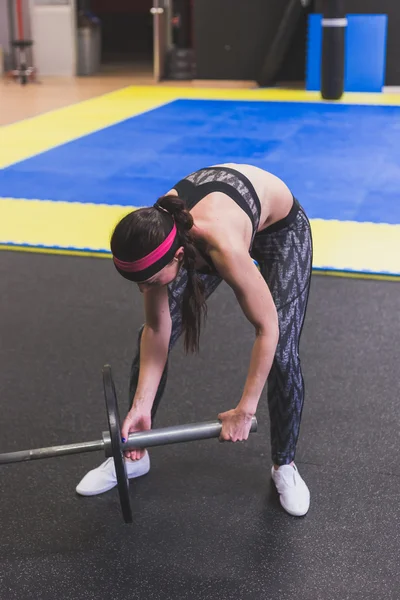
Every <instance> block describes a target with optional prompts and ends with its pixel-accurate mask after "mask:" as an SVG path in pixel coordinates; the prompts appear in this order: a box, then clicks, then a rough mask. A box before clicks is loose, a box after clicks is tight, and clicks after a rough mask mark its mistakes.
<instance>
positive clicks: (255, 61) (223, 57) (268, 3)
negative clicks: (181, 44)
mask: <svg viewBox="0 0 400 600" xmlns="http://www.w3.org/2000/svg"><path fill="white" fill-rule="evenodd" d="M289 1H290V0H194V6H193V30H194V48H195V54H196V63H197V77H198V78H199V79H233V80H240V79H243V80H254V79H256V78H257V76H258V75H259V73H260V69H261V66H262V63H263V60H264V58H265V56H266V54H267V51H268V49H269V47H270V44H271V42H272V40H273V37H274V35H275V33H276V30H277V27H278V25H279V23H280V21H281V19H282V16H283V14H284V12H285V9H286V7H287V5H288V3H289ZM299 1H300V0H299ZM305 33H306V26H305V20H304V23H303V24H300V26H299V33H298V35H297V36H296V37H295V39H294V40H293V43H292V45H291V48H290V50H289V54H288V57H287V59H286V60H285V63H284V65H282V69H281V72H280V74H279V79H280V80H287V81H290V80H303V79H304V65H305V38H306V36H305ZM290 57H291V58H290Z"/></svg>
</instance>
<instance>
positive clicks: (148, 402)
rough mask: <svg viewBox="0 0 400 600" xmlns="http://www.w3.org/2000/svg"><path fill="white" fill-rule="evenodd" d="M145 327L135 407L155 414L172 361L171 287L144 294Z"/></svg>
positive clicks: (151, 290)
mask: <svg viewBox="0 0 400 600" xmlns="http://www.w3.org/2000/svg"><path fill="white" fill-rule="evenodd" d="M143 296H144V310H145V325H144V329H143V333H142V338H141V343H140V370H139V381H138V385H137V389H136V393H135V397H134V399H133V405H134V406H135V407H140V408H141V410H145V411H147V412H150V411H151V408H152V406H153V402H154V398H155V396H156V393H157V389H158V385H159V383H160V380H161V376H162V373H163V371H164V367H165V364H166V362H167V357H168V346H169V342H170V338H171V329H172V322H171V315H170V311H169V302H168V288H167V286H162V287H155V288H153V289H150V290H148V291H146V292H144V293H143Z"/></svg>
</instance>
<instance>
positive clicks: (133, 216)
mask: <svg viewBox="0 0 400 600" xmlns="http://www.w3.org/2000/svg"><path fill="white" fill-rule="evenodd" d="M157 205H158V206H159V207H161V208H162V209H164V210H159V209H157V208H155V207H150V208H140V209H138V210H135V211H133V212H131V213H129V214H128V215H126V216H125V217H124V218H123V219H122V220H121V221H120V222H119V223H118V224H117V226H116V227H115V229H114V232H113V234H112V237H111V252H112V253H113V255H114V256H116V257H117V258H118V259H119V260H123V261H135V260H138V259H140V258H143V257H144V256H146V255H147V254H149V253H150V252H152V251H153V250H154V249H155V248H157V247H158V246H159V245H160V244H161V243H162V242H163V241H164V240H165V238H166V237H167V235H168V233H169V232H170V231H171V218H173V219H174V221H175V225H176V228H177V230H178V236H179V241H180V243H181V245H182V246H183V248H184V255H183V266H184V267H185V269H186V271H187V274H188V278H187V285H186V288H185V291H184V294H183V299H182V327H183V333H184V348H185V351H186V352H187V353H188V352H198V350H199V340H200V330H201V325H202V323H203V321H205V319H206V317H207V305H206V299H205V295H204V284H203V282H202V280H201V278H200V277H199V275H198V274H197V273H196V270H195V260H196V250H195V244H194V239H193V236H192V235H191V233H190V230H191V228H192V227H193V217H192V215H191V214H190V212H189V211H188V210H187V208H186V205H185V202H184V200H182V199H181V198H179V197H178V196H173V195H169V196H161V198H159V199H158V200H157Z"/></svg>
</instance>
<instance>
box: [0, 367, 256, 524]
mask: <svg viewBox="0 0 400 600" xmlns="http://www.w3.org/2000/svg"><path fill="white" fill-rule="evenodd" d="M102 374H103V388H104V397H105V403H106V411H107V418H108V425H109V430H108V431H103V432H102V439H101V440H94V441H91V442H81V443H75V444H64V445H61V446H49V447H47V448H34V449H31V450H19V451H16V452H6V453H3V454H0V465H5V464H10V463H16V462H27V461H31V460H40V459H45V458H56V457H59V456H67V455H70V454H81V453H85V452H96V451H99V450H103V451H104V453H105V456H106V457H107V458H109V457H112V458H113V459H114V464H115V471H116V475H117V483H118V492H119V498H120V503H121V510H122V514H123V517H124V521H125V522H126V523H131V522H132V509H131V505H130V499H129V489H128V477H127V473H126V467H125V460H124V452H126V451H127V450H131V449H132V448H150V447H155V446H165V445H169V444H179V443H183V442H192V441H197V440H205V439H210V438H217V437H219V436H220V434H221V430H222V423H221V421H219V420H217V421H206V422H202V423H192V424H188V425H178V426H175V427H163V428H160V429H152V430H149V431H141V432H138V433H131V434H130V435H129V436H128V439H127V441H126V442H122V440H121V425H120V417H119V411H118V402H117V395H116V391H115V385H114V381H113V377H112V372H111V367H110V365H105V366H104V367H103V369H102ZM256 431H257V419H256V417H253V419H252V423H251V429H250V432H251V433H255V432H256Z"/></svg>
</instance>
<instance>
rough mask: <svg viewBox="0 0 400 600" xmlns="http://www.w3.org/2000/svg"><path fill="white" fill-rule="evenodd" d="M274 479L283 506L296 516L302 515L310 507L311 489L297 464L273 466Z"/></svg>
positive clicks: (272, 474)
mask: <svg viewBox="0 0 400 600" xmlns="http://www.w3.org/2000/svg"><path fill="white" fill-rule="evenodd" d="M271 476H272V479H273V481H274V483H275V485H276V489H277V490H278V494H279V500H280V503H281V505H282V507H283V508H284V509H285V510H286V512H288V513H289V515H293V516H294V517H302V516H303V515H305V514H306V513H307V512H308V509H309V508H310V490H309V489H308V487H307V485H306V483H305V481H304V480H303V479H302V478H301V476H300V473H299V472H298V470H297V467H296V465H295V464H293V465H282V466H281V467H279V469H278V470H276V469H275V467H272V471H271Z"/></svg>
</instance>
